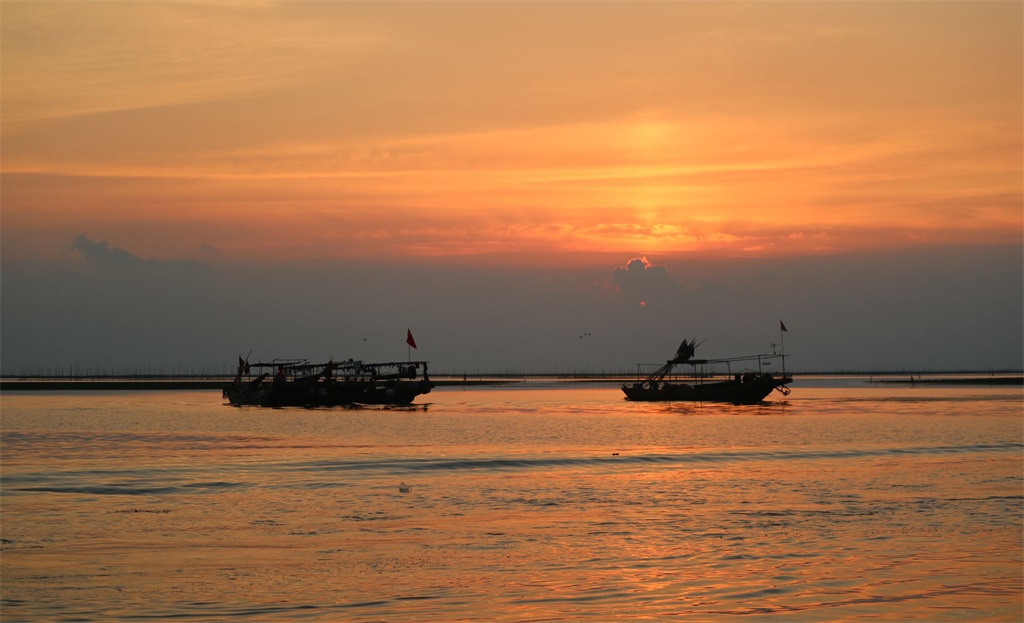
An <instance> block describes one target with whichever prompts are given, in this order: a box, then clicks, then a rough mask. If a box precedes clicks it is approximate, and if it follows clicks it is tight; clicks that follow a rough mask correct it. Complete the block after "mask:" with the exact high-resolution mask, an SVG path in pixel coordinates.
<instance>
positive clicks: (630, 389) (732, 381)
mask: <svg viewBox="0 0 1024 623" xmlns="http://www.w3.org/2000/svg"><path fill="white" fill-rule="evenodd" d="M696 349H697V342H696V340H689V341H687V340H683V343H682V344H680V346H679V349H678V350H677V351H676V356H675V357H673V358H672V359H669V360H668V361H667V362H665V365H662V366H660V367H659V368H658V369H657V370H655V371H654V372H652V373H651V374H649V375H647V377H646V378H644V379H643V380H642V381H637V382H635V383H627V384H625V385H623V386H622V391H623V393H625V394H626V399H627V400H637V401H646V402H669V401H690V402H731V403H735V404H754V403H758V402H761V401H763V400H764V399H765V398H766V397H767V396H768V394H770V393H772V390H777V391H778V392H779V393H781V394H782V395H784V396H788V395H789V392H790V389H789V388H788V387H786V384H787V383H792V382H793V377H792V376H790V375H788V374H786V355H785V354H784V353H771V354H760V355H748V356H744V357H727V358H722V359H694V358H693V355H694V353H695V351H696ZM775 361H779V362H780V363H781V372H769V371H766V370H765V368H767V367H769V366H771V365H772V364H774V362H775ZM641 365H642V364H641ZM683 366H690V369H689V370H687V371H685V372H683V373H676V372H675V370H676V368H677V367H683ZM639 367H640V366H638V370H639ZM723 368H724V370H723ZM734 368H739V369H737V370H736V371H734V370H733V369H734ZM638 376H640V375H639V374H638Z"/></svg>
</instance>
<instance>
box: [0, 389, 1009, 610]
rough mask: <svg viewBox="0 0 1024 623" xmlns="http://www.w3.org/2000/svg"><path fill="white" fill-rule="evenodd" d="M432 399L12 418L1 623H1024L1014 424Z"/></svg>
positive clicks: (19, 402)
mask: <svg viewBox="0 0 1024 623" xmlns="http://www.w3.org/2000/svg"><path fill="white" fill-rule="evenodd" d="M847 393H850V392H847ZM438 394H440V395H439V396H436V397H435V396H433V395H432V400H434V402H433V403H432V404H431V406H430V407H429V408H428V409H427V410H425V411H424V410H410V411H366V412H361V411H360V412H350V411H314V412H307V411H301V410H281V411H262V410H238V409H230V408H224V407H210V406H209V405H207V404H206V402H205V401H207V400H209V396H208V394H198V395H194V396H191V397H190V396H189V395H184V394H181V395H178V394H176V395H174V400H173V402H172V403H171V404H170V405H164V404H162V403H161V402H160V400H159V399H158V398H156V397H154V396H153V395H151V394H146V395H129V396H120V397H118V396H115V397H109V396H101V397H97V398H98V400H97V401H96V402H97V403H99V404H100V405H101V407H95V403H94V404H93V405H92V406H90V408H89V409H86V410H81V405H82V403H83V400H82V399H81V397H77V396H75V397H53V396H50V397H31V396H13V397H12V396H4V397H3V400H4V403H3V406H4V420H3V433H4V435H3V438H2V449H3V468H4V470H3V481H2V485H3V487H2V492H3V498H2V502H3V506H2V510H3V513H2V515H0V522H2V524H0V528H2V536H3V539H4V542H3V555H2V558H0V565H2V580H3V589H4V590H3V596H2V599H3V612H2V615H3V620H4V621H5V623H7V622H8V621H18V620H26V621H29V620H55V619H61V618H75V617H77V618H82V619H93V620H95V619H107V620H110V619H116V620H132V619H133V618H140V619H141V618H145V617H173V618H176V619H182V620H228V619H240V620H296V619H304V620H323V621H335V620H354V621H362V620H367V621H370V620H374V621H376V620H388V621H411V620H435V621H458V620H479V619H484V620H492V621H534V620H581V619H590V620H599V621H607V620H619V621H636V620H664V619H671V618H675V617H679V618H683V619H685V620H687V621H722V620H730V619H743V620H761V619H762V618H765V617H768V618H772V619H776V620H787V621H788V620H804V621H823V620H856V619H861V618H881V619H883V620H900V621H904V620H915V619H916V620H928V621H931V620H964V619H969V620H975V621H1017V620H1020V619H1021V615H1022V608H1021V595H1022V592H1021V581H1022V577H1021V575H1022V574H1021V568H1022V567H1021V565H1022V560H1021V542H1020V537H1021V508H1022V507H1021V486H1022V484H1021V483H1022V479H1021V468H1022V461H1021V446H1020V444H1021V442H1022V441H1024V439H1022V433H1021V428H1020V421H1019V413H1020V411H1019V409H1020V402H1019V401H1016V402H1015V401H1014V400H1013V399H1012V397H1011V398H1010V399H1007V398H998V399H992V398H991V396H992V394H988V395H987V396H989V397H988V398H985V397H982V398H981V399H979V398H977V397H976V396H975V397H973V398H972V397H968V398H965V399H964V401H962V402H954V401H951V400H949V399H947V400H935V401H933V402H927V401H926V402H918V403H912V401H903V400H902V398H900V400H898V401H897V404H896V408H895V410H896V411H898V414H894V408H893V405H892V401H891V400H890V399H889V396H888V395H887V396H886V397H885V400H879V401H870V400H866V398H870V397H871V396H872V394H866V395H865V393H864V392H853V395H852V396H847V398H849V400H847V399H846V398H842V396H840V398H842V399H834V397H833V398H830V399H829V400H828V401H827V402H822V401H821V400H818V401H812V400H805V401H798V400H792V401H788V402H787V404H786V405H774V406H763V407H755V408H753V409H750V410H746V411H744V410H742V408H737V407H723V408H721V409H699V408H692V406H691V408H685V409H678V408H676V409H670V408H666V407H665V406H661V407H660V408H655V407H647V408H645V409H637V407H636V405H632V404H629V403H623V402H622V401H619V400H617V399H616V398H613V397H611V396H609V395H608V393H607V392H602V391H600V390H597V389H586V390H576V391H575V393H574V392H573V391H572V390H529V391H528V390H519V392H518V393H517V392H516V391H501V392H490V393H488V392H479V391H478V392H462V393H456V392H449V393H444V392H438ZM845 395H846V394H843V396H845ZM942 395H946V394H942ZM972 396H973V394H972ZM190 401H191V402H190ZM84 402H85V403H87V404H88V403H89V401H88V400H86V401H84ZM913 404H916V405H917V407H916V410H915V408H914V407H913ZM484 405H489V406H484ZM978 413H984V415H978ZM823 414H825V415H823ZM289 431H292V432H290V433H289ZM787 439H789V440H791V441H792V442H793V443H791V444H787V443H786V440H787ZM399 482H406V483H408V484H409V485H410V491H409V492H407V493H403V492H401V491H399V489H398V483H399Z"/></svg>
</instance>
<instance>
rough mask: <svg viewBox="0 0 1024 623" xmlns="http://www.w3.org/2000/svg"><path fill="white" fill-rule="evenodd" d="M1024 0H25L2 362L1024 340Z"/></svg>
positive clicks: (1000, 361)
mask: <svg viewBox="0 0 1024 623" xmlns="http://www.w3.org/2000/svg"><path fill="white" fill-rule="evenodd" d="M1022 6H1024V5H1022V4H1021V3H1020V2H795V3H789V2H753V3H746V2H720V3H703V2H659V3H642V2H641V3H633V2H536V3H535V2H479V3H468V2H298V1H278V2H271V1H266V2H261V1H257V2H246V1H243V0H237V1H234V0H211V1H203V0H187V1H186V0H183V1H180V2H127V1H114V2H91V1H87V2H62V1H50V2H14V1H9V0H3V1H2V2H0V8H2V62H3V64H2V95H0V97H2V101H0V104H2V172H3V180H2V215H0V216H2V221H0V225H2V259H3V282H2V287H3V296H2V306H3V307H2V310H3V316H2V325H0V330H2V338H3V339H2V346H0V348H2V360H0V365H2V367H3V369H4V370H5V371H10V370H18V369H19V367H21V368H24V367H26V366H40V365H48V364H54V363H60V362H78V364H79V365H85V364H90V365H91V364H95V365H130V364H133V363H139V362H143V363H146V362H149V363H161V362H167V363H177V364H181V363H185V362H192V363H196V364H201V363H205V362H208V361H219V359H225V360H228V361H230V360H231V358H232V357H233V356H235V354H236V353H235V351H237V350H248V349H249V348H255V349H256V351H257V352H260V353H261V354H262V355H265V356H267V357H268V358H269V357H274V356H288V355H293V354H296V355H300V356H310V357H313V358H317V357H319V356H324V358H326V356H328V355H329V356H360V357H364V358H369V359H373V358H387V357H391V356H394V355H395V353H396V352H397V354H399V355H403V356H404V354H405V349H404V336H405V331H406V328H407V326H412V327H413V330H414V332H418V333H417V341H418V342H420V344H421V349H423V352H421V353H417V354H419V355H422V356H423V357H425V358H429V359H431V360H432V361H433V362H435V365H436V366H438V367H440V368H442V369H448V368H452V369H455V368H460V369H461V368H462V367H469V368H473V367H476V368H487V367H488V366H489V365H491V363H492V362H493V364H494V365H493V367H494V368H497V369H502V368H503V367H504V366H506V365H512V366H514V367H516V368H525V369H541V370H543V369H547V368H549V367H551V366H554V365H557V366H560V367H562V368H567V367H568V368H572V367H580V368H583V367H593V368H602V367H604V366H615V365H617V364H620V363H621V364H624V365H626V366H628V365H631V364H632V363H634V362H635V361H636V360H638V359H637V358H639V359H646V360H655V361H656V360H659V359H663V358H664V357H666V356H669V355H671V354H672V351H673V350H674V347H675V345H676V344H677V343H678V340H679V339H681V338H682V337H685V336H690V337H695V336H696V337H702V338H710V340H711V341H709V343H708V346H707V348H708V349H712V345H713V344H715V343H716V341H717V343H718V345H719V346H720V347H721V349H725V348H726V347H728V348H736V349H740V350H758V349H762V348H763V347H764V346H766V344H762V342H765V343H767V341H768V340H775V339H777V337H778V336H777V326H778V320H779V318H780V317H786V318H787V319H792V320H787V325H789V328H790V333H791V334H792V335H787V346H789V347H792V349H793V350H797V346H799V348H800V349H802V352H803V357H804V359H803V360H802V363H803V364H804V365H805V366H807V367H810V368H817V367H844V366H849V367H850V368H857V367H896V368H899V367H929V368H934V367H973V368H984V367H986V366H1010V367H1020V366H1021V357H1022V350H1024V347H1022V339H1024V338H1022V329H1021V324H1022V322H1024V319H1022V313H1024V312H1022V309H1024V304H1022V298H1024V294H1022V288H1024V286H1022V285H1021V281H1022V279H1021V275H1022V255H1021V249H1022V236H1024V211H1022V171H1024V168H1022V152H1024V147H1022V118H1024V112H1022V92H1024V88H1022V75H1024V68H1022V59H1024V50H1022V23H1024V9H1022ZM637 258H646V264H645V263H644V262H643V261H640V260H637V262H636V263H634V264H629V262H630V260H636V259H637ZM627 266H631V267H632V268H633V270H628V269H627ZM617 267H618V268H619V270H618V272H616V268H617ZM648 269H650V270H648ZM624 279H626V280H631V281H623V280H624ZM632 281H636V282H637V283H639V282H641V281H642V282H643V284H642V287H640V286H636V285H624V284H626V283H631V282H632ZM389 284H390V285H389ZM460 284H461V285H460ZM723 292H729V293H730V294H729V295H725V294H722V293H723ZM716 293H717V294H716ZM659 297H660V306H659V305H656V304H655V299H659ZM847 297H849V298H851V299H852V300H853V301H854V303H853V304H848V303H842V304H841V303H840V302H839V300H840V299H843V300H845V299H846V298H847ZM648 298H650V299H651V301H648V300H646V299H648ZM823 301H824V302H823ZM827 301H832V303H827ZM641 302H642V303H643V304H642V305H641ZM172 308H173V312H172V311H171V309H172ZM58 310H59V311H58ZM122 314H124V315H126V316H125V317H127V318H131V319H133V320H134V321H137V322H140V323H141V324H140V326H139V327H137V328H136V329H135V330H134V332H126V331H127V329H126V326H125V323H124V322H122V321H118V320H116V319H117V318H120V317H121V315H122ZM637 314H642V315H639V316H638V315H637ZM655 314H660V315H658V316H657V317H653V315H655ZM296 315H298V316H299V317H300V318H303V319H305V320H304V321H300V322H298V323H296V322H295V316H296ZM243 317H244V319H243ZM325 317H330V318H331V320H330V321H329V322H328V321H326V320H322V319H323V318H325ZM146 318H149V319H150V321H151V324H149V325H146V322H145V320H144V319H146ZM886 318H888V319H889V320H888V321H887V320H886ZM140 319H142V320H140ZM310 319H315V320H310ZM890 321H891V322H890ZM625 326H632V327H637V328H636V329H635V330H630V331H625V330H624V329H623V327H625ZM147 327H148V328H147ZM275 327H293V328H292V329H277V330H275ZM737 327H739V328H738V329H737ZM797 327H801V329H802V330H801V335H802V337H800V336H798V335H797V333H798V331H797ZM968 327H973V328H972V329H970V330H969V329H968ZM591 328H599V329H600V330H599V331H597V332H596V334H595V336H594V340H593V345H592V346H589V347H587V348H586V349H583V350H580V349H579V342H573V341H572V340H579V339H580V338H579V334H582V333H584V332H587V331H589V330H590V329H591ZM496 329H500V330H496ZM602 331H604V333H603V334H602ZM392 332H394V334H395V335H397V336H398V339H397V341H396V344H397V345H398V346H397V347H395V346H393V345H391V344H388V345H387V346H385V340H386V339H387V338H386V337H384V336H388V335H391V334H392ZM954 332H955V333H956V337H955V338H951V334H952V333H954ZM592 333H593V332H592ZM371 334H372V336H373V337H367V336H369V335H371ZM611 334H615V335H614V337H611ZM602 335H605V336H607V340H608V341H605V342H601V341H600V340H601V339H604V338H602ZM482 336H486V337H485V338H484V337H482ZM531 336H533V337H531ZM556 336H560V337H556ZM563 338H564V339H565V340H566V341H565V342H562V341H559V340H561V339H563ZM492 339H493V342H492V341H491V340H492ZM949 339H955V340H956V341H955V342H946V345H947V346H948V348H938V346H937V343H941V342H944V341H945V340H949ZM375 340H376V342H375ZM534 340H535V341H534ZM732 340H735V342H733V341H732ZM751 340H755V343H750V342H751ZM364 341H365V343H364ZM324 343H330V344H331V345H330V346H329V347H328V346H325V345H324ZM374 343H376V344H377V348H378V350H377V351H376V352H374V350H373V347H372V346H371V345H373V344H374ZM427 345H431V346H430V348H429V349H428V347H427ZM361 348H365V349H366V350H367V351H369V352H363V353H359V352H353V351H355V350H357V349H361ZM396 348H397V350H395V349H396ZM855 348H856V349H860V350H857V351H856V352H854V351H853V350H851V349H855ZM289 349H298V350H299V351H301V352H298V353H296V352H294V351H290V352H287V353H286V352H280V351H282V350H289ZM574 349H575V350H574ZM878 349H882V350H881V351H880V350H878ZM712 350H715V352H705V353H703V354H705V355H709V356H710V355H715V354H718V355H724V354H728V353H724V352H720V351H719V350H718V349H712ZM739 354H742V353H739ZM536 357H540V359H539V360H537V359H536ZM796 357H798V355H796V354H794V358H796ZM509 361H511V362H512V363H508V362H509Z"/></svg>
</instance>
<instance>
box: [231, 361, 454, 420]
mask: <svg viewBox="0 0 1024 623" xmlns="http://www.w3.org/2000/svg"><path fill="white" fill-rule="evenodd" d="M433 387H434V383H433V382H431V380H430V374H429V373H428V371H427V362H426V361H402V362H386V363H364V362H362V361H355V360H352V359H349V360H347V361H341V362H334V361H328V362H327V363H317V364H313V363H309V362H308V361H306V360H305V359H273V360H271V361H267V362H260V363H254V364H249V363H248V362H246V361H243V360H242V358H241V357H239V360H238V375H237V376H236V377H235V379H234V381H232V383H231V384H230V385H228V386H227V387H226V388H225V389H224V398H226V399H227V400H228V403H229V404H231V405H233V406H236V407H239V406H257V407H307V408H314V407H337V406H349V405H408V404H411V403H412V401H413V400H415V399H416V397H417V396H420V395H422V394H426V393H429V392H430V390H431V389H432V388H433Z"/></svg>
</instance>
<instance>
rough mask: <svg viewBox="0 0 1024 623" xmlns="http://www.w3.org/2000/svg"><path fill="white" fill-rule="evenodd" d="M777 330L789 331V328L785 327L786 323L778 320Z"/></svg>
mask: <svg viewBox="0 0 1024 623" xmlns="http://www.w3.org/2000/svg"><path fill="white" fill-rule="evenodd" d="M779 330H780V331H785V332H786V333H789V329H787V328H786V323H784V322H782V321H781V320H780V321H779Z"/></svg>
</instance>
